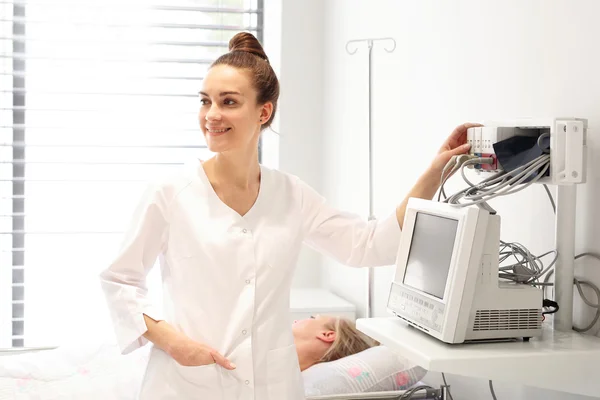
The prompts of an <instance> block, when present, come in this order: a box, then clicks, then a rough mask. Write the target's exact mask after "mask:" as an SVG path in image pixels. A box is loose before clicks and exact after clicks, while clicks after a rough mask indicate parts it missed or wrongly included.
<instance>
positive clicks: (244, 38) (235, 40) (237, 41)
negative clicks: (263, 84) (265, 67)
mask: <svg viewBox="0 0 600 400" xmlns="http://www.w3.org/2000/svg"><path fill="white" fill-rule="evenodd" d="M229 51H245V52H246V53H251V54H254V55H255V56H257V57H260V58H262V59H263V60H265V61H267V62H268V61H269V57H267V55H266V54H265V50H264V49H263V47H262V45H261V44H260V43H259V41H258V39H256V38H255V37H254V35H253V34H251V33H248V32H240V33H238V34H237V35H235V36H234V37H232V38H231V40H230V41H229Z"/></svg>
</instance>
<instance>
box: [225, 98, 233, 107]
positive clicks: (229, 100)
mask: <svg viewBox="0 0 600 400" xmlns="http://www.w3.org/2000/svg"><path fill="white" fill-rule="evenodd" d="M223 103H224V104H225V105H227V106H232V105H234V104H235V101H234V100H231V99H225V101H224V102H223Z"/></svg>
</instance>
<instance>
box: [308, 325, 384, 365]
mask: <svg viewBox="0 0 600 400" xmlns="http://www.w3.org/2000/svg"><path fill="white" fill-rule="evenodd" d="M325 327H326V328H327V329H330V330H332V331H334V332H335V333H336V335H335V340H334V341H333V343H332V344H331V347H329V349H328V350H327V352H326V353H325V355H324V356H323V357H322V358H321V359H320V360H319V362H329V361H335V360H338V359H340V358H343V357H347V356H349V355H352V354H356V353H360V352H361V351H363V350H366V349H368V348H370V347H373V346H379V343H378V342H377V341H375V340H373V339H371V338H370V337H368V336H367V335H365V334H364V333H362V332H360V331H359V330H358V329H356V324H355V323H354V322H353V321H351V320H349V319H346V318H338V317H334V318H332V320H331V321H329V322H327V323H326V324H325Z"/></svg>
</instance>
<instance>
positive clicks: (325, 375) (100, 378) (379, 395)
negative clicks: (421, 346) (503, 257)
mask: <svg viewBox="0 0 600 400" xmlns="http://www.w3.org/2000/svg"><path fill="white" fill-rule="evenodd" d="M148 354H149V347H145V348H142V349H139V350H137V351H135V352H133V353H131V354H128V355H127V356H122V355H121V354H120V353H119V350H118V347H117V345H116V343H111V342H108V343H103V344H100V345H96V344H94V345H80V346H70V347H69V346H66V347H61V348H58V349H54V350H47V351H40V352H31V353H24V354H17V355H2V356H0V400H8V399H11V400H59V399H60V400H71V399H72V400H81V399H86V400H95V399H98V400H100V399H102V400H111V399H114V400H134V399H135V398H136V394H137V388H138V387H139V383H140V381H141V376H142V372H143V370H144V367H145V364H146V362H147V359H148ZM426 372H427V371H425V370H424V369H422V368H420V367H418V366H415V365H410V363H408V362H407V361H406V360H405V359H403V358H402V357H400V356H399V355H397V354H395V353H394V352H392V351H391V350H389V349H388V348H386V347H384V346H378V347H374V348H371V349H368V350H365V351H363V352H361V353H358V354H355V355H353V356H349V357H345V358H343V359H341V360H337V361H333V362H330V363H323V364H317V365H315V366H313V367H311V368H309V369H307V370H305V371H304V372H303V377H304V382H305V393H306V396H307V399H309V400H334V399H335V400H337V399H373V400H375V399H398V398H401V396H402V395H403V394H405V393H407V391H410V390H411V388H416V387H419V385H421V382H420V380H421V379H422V378H423V377H424V376H425V374H426ZM433 394H434V392H433V391H430V392H429V393H426V392H424V391H423V392H419V395H418V396H414V397H412V398H413V399H424V398H427V399H430V398H434V397H432V396H433Z"/></svg>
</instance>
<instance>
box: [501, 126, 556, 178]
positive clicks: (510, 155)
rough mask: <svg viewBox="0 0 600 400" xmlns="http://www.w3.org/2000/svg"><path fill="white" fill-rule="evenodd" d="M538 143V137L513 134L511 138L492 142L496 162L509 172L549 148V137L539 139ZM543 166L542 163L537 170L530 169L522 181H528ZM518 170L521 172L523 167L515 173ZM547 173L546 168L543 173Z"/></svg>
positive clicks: (548, 172) (548, 171) (536, 174)
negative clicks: (529, 172) (530, 171)
mask: <svg viewBox="0 0 600 400" xmlns="http://www.w3.org/2000/svg"><path fill="white" fill-rule="evenodd" d="M540 145H541V147H540ZM540 145H538V137H533V136H513V137H511V138H508V139H505V140H502V141H500V142H497V143H494V145H493V146H494V152H495V153H496V157H497V159H498V163H499V164H500V165H501V166H502V169H504V171H506V172H507V173H511V172H512V171H514V170H515V169H517V168H519V167H521V166H523V165H525V164H527V163H529V162H531V161H533V160H535V159H536V158H538V157H539V156H541V155H543V154H544V152H545V151H547V149H548V148H549V139H548V138H547V139H546V140H545V141H544V140H541V143H540ZM543 167H544V165H541V166H540V168H539V169H538V170H537V171H532V173H531V174H530V175H529V177H528V178H527V179H526V180H524V181H523V182H522V183H526V182H529V181H531V180H532V179H534V178H535V177H536V176H538V174H539V173H540V172H541V170H542V169H543ZM519 172H523V169H521V170H519V171H517V172H515V175H516V174H518V173H519ZM549 174H550V170H549V169H548V170H547V171H546V173H545V175H546V176H547V175H549Z"/></svg>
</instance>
